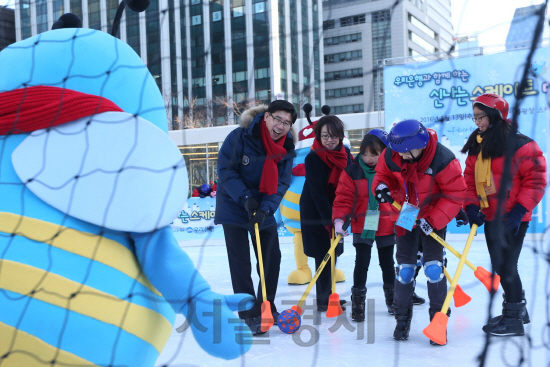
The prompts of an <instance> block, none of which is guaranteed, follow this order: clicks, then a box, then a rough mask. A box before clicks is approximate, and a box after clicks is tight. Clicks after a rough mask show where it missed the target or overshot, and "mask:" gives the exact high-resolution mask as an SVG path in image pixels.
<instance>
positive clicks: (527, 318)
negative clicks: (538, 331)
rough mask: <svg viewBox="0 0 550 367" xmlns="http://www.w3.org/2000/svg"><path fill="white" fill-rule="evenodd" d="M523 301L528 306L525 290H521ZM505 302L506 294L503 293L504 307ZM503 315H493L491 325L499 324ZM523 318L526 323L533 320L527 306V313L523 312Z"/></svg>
mask: <svg viewBox="0 0 550 367" xmlns="http://www.w3.org/2000/svg"><path fill="white" fill-rule="evenodd" d="M521 302H522V303H525V305H526V306H527V301H526V300H525V291H521ZM505 303H506V295H505V294H504V293H502V308H504V304H505ZM501 317H502V315H499V316H495V317H493V318H492V319H491V320H489V325H496V324H498V323H499V321H500V318H501ZM522 319H523V324H524V325H525V324H528V323H530V322H531V320H530V319H529V312H527V307H526V308H525V313H524V314H523V317H522Z"/></svg>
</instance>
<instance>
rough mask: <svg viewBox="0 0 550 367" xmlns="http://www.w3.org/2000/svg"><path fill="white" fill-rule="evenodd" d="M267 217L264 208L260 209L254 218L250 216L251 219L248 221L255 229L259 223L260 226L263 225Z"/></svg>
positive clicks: (249, 225)
mask: <svg viewBox="0 0 550 367" xmlns="http://www.w3.org/2000/svg"><path fill="white" fill-rule="evenodd" d="M266 217H267V213H266V212H264V211H263V210H258V211H257V212H256V214H253V215H252V218H250V221H249V222H248V227H250V228H252V229H254V225H255V224H256V223H258V228H261V227H262V224H264V220H265V218H266Z"/></svg>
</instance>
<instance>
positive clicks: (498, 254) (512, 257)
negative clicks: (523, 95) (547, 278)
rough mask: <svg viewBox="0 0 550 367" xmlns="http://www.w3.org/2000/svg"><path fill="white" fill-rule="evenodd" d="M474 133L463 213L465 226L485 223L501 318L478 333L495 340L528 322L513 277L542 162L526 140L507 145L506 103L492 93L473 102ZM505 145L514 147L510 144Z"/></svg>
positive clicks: (542, 177) (542, 181) (539, 191)
mask: <svg viewBox="0 0 550 367" xmlns="http://www.w3.org/2000/svg"><path fill="white" fill-rule="evenodd" d="M473 109H474V118H473V120H474V122H475V123H476V125H477V127H478V129H476V130H475V131H474V132H472V134H471V135H470V137H469V138H468V141H467V142H466V144H465V145H464V147H463V148H462V153H467V154H468V158H467V159H466V169H465V171H464V178H465V179H466V184H467V185H468V192H467V199H466V202H465V204H466V213H467V214H468V217H469V219H470V222H472V223H476V224H477V225H478V226H481V225H483V224H484V223H485V239H486V241H487V248H488V250H489V255H490V256H491V263H492V265H493V269H494V270H495V272H496V273H497V274H498V275H500V282H501V285H502V289H503V290H504V296H505V298H504V302H503V310H502V316H498V317H495V318H493V319H491V320H490V321H489V324H487V325H485V326H484V327H483V331H485V332H486V333H488V334H491V335H496V336H517V335H524V334H525V332H524V329H523V324H524V323H528V322H529V316H528V315H527V310H526V308H525V305H526V301H525V297H524V295H523V291H522V285H521V279H520V277H519V274H518V258H519V255H520V253H521V248H522V246H523V240H524V238H525V233H526V232H527V228H529V221H530V220H531V211H532V210H533V209H534V208H535V207H536V206H537V205H538V203H539V202H540V201H541V200H542V197H543V195H544V188H545V186H546V160H545V159H544V157H543V156H542V151H541V150H540V148H539V146H538V145H537V143H536V142H535V141H533V140H532V139H530V138H528V137H527V136H525V135H522V134H518V135H516V136H514V139H513V140H514V141H510V140H511V138H510V137H509V133H510V130H511V125H510V123H508V122H507V121H506V117H507V116H508V102H506V100H505V99H504V98H502V97H500V96H499V95H497V94H492V93H486V94H482V95H480V96H479V97H477V98H476V99H475V101H474V102H473ZM510 144H513V146H512V145H510ZM507 149H513V158H512V165H511V169H510V175H511V177H510V179H511V180H510V185H508V187H510V188H509V189H508V190H507V192H506V197H505V198H504V202H503V203H502V206H501V208H502V212H501V213H503V216H502V217H501V218H502V221H499V220H498V218H499V216H498V213H497V209H498V207H499V202H498V196H499V189H500V186H501V181H502V178H503V173H504V160H505V156H506V151H507Z"/></svg>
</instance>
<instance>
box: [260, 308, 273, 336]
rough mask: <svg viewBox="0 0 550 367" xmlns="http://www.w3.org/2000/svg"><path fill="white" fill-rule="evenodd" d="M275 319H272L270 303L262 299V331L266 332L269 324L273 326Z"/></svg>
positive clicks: (269, 326)
mask: <svg viewBox="0 0 550 367" xmlns="http://www.w3.org/2000/svg"><path fill="white" fill-rule="evenodd" d="M274 322H275V320H273V314H272V313H271V304H270V303H269V301H263V302H262V326H261V327H260V330H261V331H263V332H264V333H265V332H267V331H268V330H269V329H270V328H271V326H273V323H274Z"/></svg>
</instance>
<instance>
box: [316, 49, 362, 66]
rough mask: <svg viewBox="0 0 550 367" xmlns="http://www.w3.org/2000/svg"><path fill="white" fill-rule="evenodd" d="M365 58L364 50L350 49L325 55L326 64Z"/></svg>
mask: <svg viewBox="0 0 550 367" xmlns="http://www.w3.org/2000/svg"><path fill="white" fill-rule="evenodd" d="M362 58H363V51H361V50H357V51H348V52H339V53H337V54H329V55H325V64H334V63H338V62H344V61H352V60H361V59H362Z"/></svg>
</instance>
